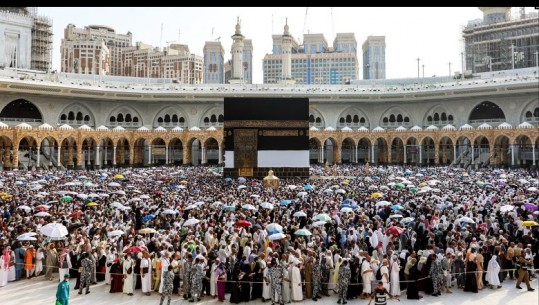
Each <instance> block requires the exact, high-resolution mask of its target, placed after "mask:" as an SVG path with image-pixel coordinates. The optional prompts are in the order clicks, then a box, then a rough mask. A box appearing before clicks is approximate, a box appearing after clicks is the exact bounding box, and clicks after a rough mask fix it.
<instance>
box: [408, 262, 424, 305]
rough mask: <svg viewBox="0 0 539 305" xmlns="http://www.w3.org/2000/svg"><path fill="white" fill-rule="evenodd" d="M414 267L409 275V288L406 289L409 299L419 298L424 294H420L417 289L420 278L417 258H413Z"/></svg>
mask: <svg viewBox="0 0 539 305" xmlns="http://www.w3.org/2000/svg"><path fill="white" fill-rule="evenodd" d="M411 262H412V264H413V265H412V267H411V268H410V273H409V275H408V281H409V282H408V288H407V289H406V298H407V299H409V300H419V299H421V298H422V296H420V295H419V290H418V289H417V280H418V279H419V270H417V260H416V259H415V258H412V261H411Z"/></svg>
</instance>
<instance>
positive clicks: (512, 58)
mask: <svg viewBox="0 0 539 305" xmlns="http://www.w3.org/2000/svg"><path fill="white" fill-rule="evenodd" d="M511 69H512V70H515V45H514V44H511Z"/></svg>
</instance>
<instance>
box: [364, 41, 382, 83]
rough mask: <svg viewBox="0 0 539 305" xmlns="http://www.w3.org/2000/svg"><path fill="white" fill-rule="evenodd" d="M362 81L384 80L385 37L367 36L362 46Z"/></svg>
mask: <svg viewBox="0 0 539 305" xmlns="http://www.w3.org/2000/svg"><path fill="white" fill-rule="evenodd" d="M362 50H363V79H385V78H386V37H385V36H369V37H367V40H365V42H364V43H363V45H362Z"/></svg>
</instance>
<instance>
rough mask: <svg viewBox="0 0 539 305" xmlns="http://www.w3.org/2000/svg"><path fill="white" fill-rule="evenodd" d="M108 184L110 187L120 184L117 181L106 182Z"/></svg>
mask: <svg viewBox="0 0 539 305" xmlns="http://www.w3.org/2000/svg"><path fill="white" fill-rule="evenodd" d="M108 186H110V187H120V186H121V185H120V183H118V182H111V183H109V184H108Z"/></svg>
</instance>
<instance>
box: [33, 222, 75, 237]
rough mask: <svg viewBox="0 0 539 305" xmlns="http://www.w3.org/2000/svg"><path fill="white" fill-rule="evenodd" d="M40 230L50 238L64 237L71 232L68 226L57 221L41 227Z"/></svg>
mask: <svg viewBox="0 0 539 305" xmlns="http://www.w3.org/2000/svg"><path fill="white" fill-rule="evenodd" d="M39 231H40V232H41V234H43V235H45V236H48V237H50V238H64V236H66V235H67V234H69V232H68V231H67V228H66V227H65V226H64V225H63V224H61V223H57V222H52V223H49V224H46V225H44V226H43V227H41V228H40V229H39Z"/></svg>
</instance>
